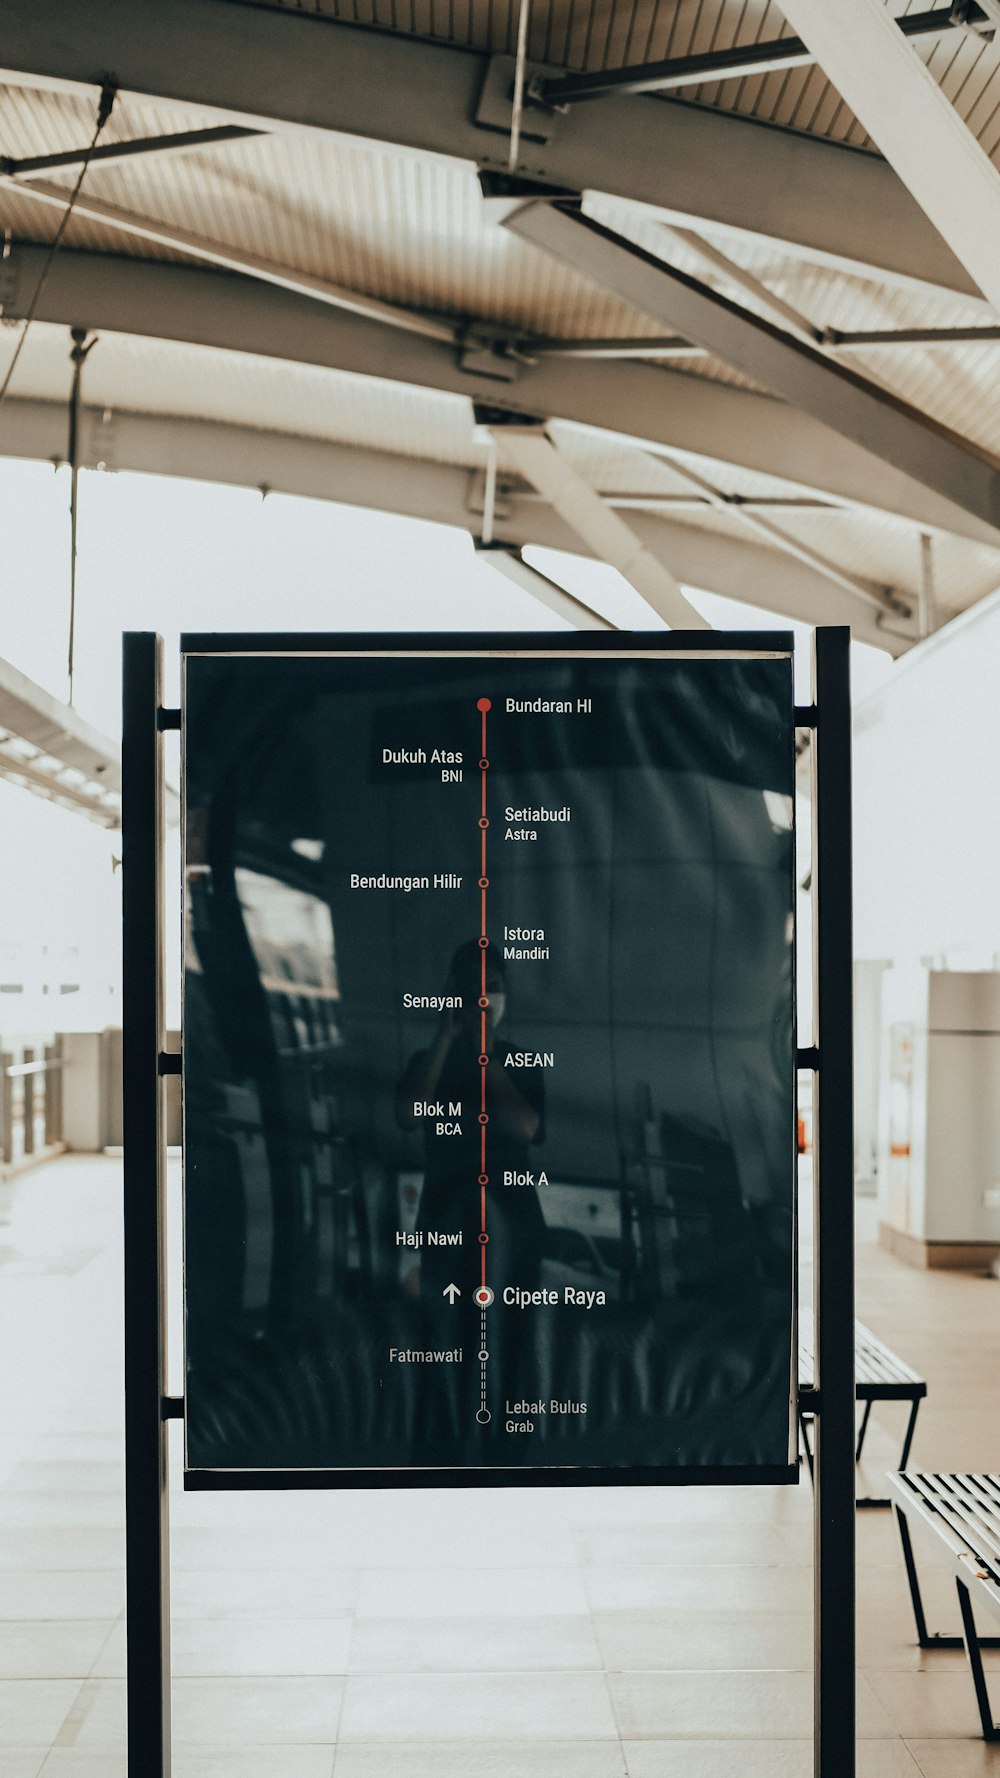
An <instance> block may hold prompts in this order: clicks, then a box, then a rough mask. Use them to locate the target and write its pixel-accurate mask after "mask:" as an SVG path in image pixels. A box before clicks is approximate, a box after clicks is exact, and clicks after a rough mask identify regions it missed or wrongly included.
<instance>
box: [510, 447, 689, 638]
mask: <svg viewBox="0 0 1000 1778" xmlns="http://www.w3.org/2000/svg"><path fill="white" fill-rule="evenodd" d="M490 431H491V433H492V435H493V438H494V439H495V441H496V445H497V450H498V453H499V457H500V462H501V464H505V465H506V466H507V467H508V468H514V469H516V470H517V471H518V473H519V474H520V475H523V476H524V479H525V481H528V482H530V483H531V485H532V487H534V488H537V489H538V492H539V493H540V494H541V495H542V496H543V497H544V499H545V500H547V501H548V504H549V505H550V506H551V507H552V510H553V512H555V513H558V515H559V517H560V518H561V519H562V520H563V521H564V523H565V524H567V525H569V526H570V528H571V529H572V530H573V531H574V532H575V533H576V535H577V536H578V537H580V538H582V539H583V541H584V543H585V544H586V545H587V547H588V549H589V550H590V551H591V553H592V554H593V555H595V556H596V557H597V559H598V561H600V562H607V564H608V566H609V567H611V568H616V569H617V571H618V573H619V574H620V575H621V576H622V579H623V580H626V581H627V582H628V584H629V586H631V587H634V588H635V591H636V592H637V593H638V594H639V597H640V598H641V599H644V600H645V602H646V604H647V605H648V606H649V607H650V609H651V610H652V611H655V613H656V615H657V617H660V618H662V619H663V621H664V623H667V624H669V625H670V627H671V629H675V630H691V629H694V630H704V629H707V628H708V627H709V626H708V625H707V624H706V622H705V619H704V618H703V617H702V615H701V613H700V611H696V610H695V608H694V606H693V605H692V604H691V602H690V600H689V599H686V598H685V597H684V594H683V593H682V592H681V589H680V587H679V586H678V584H677V581H676V579H675V577H674V575H673V574H672V573H671V572H670V569H669V568H668V567H667V566H666V565H665V563H664V561H663V560H662V557H661V556H655V555H653V553H652V551H651V550H649V549H648V548H647V547H646V545H645V544H644V543H643V541H642V539H641V538H640V537H639V535H638V533H637V532H636V530H635V528H634V525H632V524H627V523H626V521H625V520H624V519H623V518H622V517H621V516H620V514H619V513H617V512H615V511H614V510H613V509H612V508H611V507H610V506H607V505H606V504H605V502H604V501H603V500H602V498H601V496H600V494H598V493H597V492H596V491H595V489H594V488H592V487H591V486H590V483H589V482H588V481H587V479H586V477H585V476H583V475H581V473H580V471H579V469H577V468H576V465H575V464H573V463H570V462H569V461H568V459H567V458H566V457H565V456H564V455H563V453H562V451H560V449H559V447H558V445H557V444H556V443H555V441H554V440H553V439H552V438H551V437H550V436H549V434H548V433H547V432H546V430H545V428H544V427H543V426H537V425H536V426H520V425H515V424H510V423H506V424H502V425H499V426H497V425H493V426H491V427H490Z"/></svg>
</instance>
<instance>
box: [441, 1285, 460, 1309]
mask: <svg viewBox="0 0 1000 1778" xmlns="http://www.w3.org/2000/svg"><path fill="white" fill-rule="evenodd" d="M461 1294H462V1292H461V1291H460V1290H459V1288H458V1285H457V1284H446V1285H445V1287H444V1289H443V1290H442V1292H441V1295H442V1296H446V1297H447V1298H448V1300H449V1302H450V1303H451V1306H452V1308H454V1307H455V1298H456V1297H457V1296H461Z"/></svg>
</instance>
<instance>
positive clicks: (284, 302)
mask: <svg viewBox="0 0 1000 1778" xmlns="http://www.w3.org/2000/svg"><path fill="white" fill-rule="evenodd" d="M44 259H45V250H44V249H43V248H41V247H34V246H31V247H28V246H24V245H21V244H19V243H15V244H14V246H13V248H12V250H11V253H10V256H9V258H8V259H7V260H6V261H5V274H6V276H5V286H6V287H5V291H4V313H5V316H6V317H7V318H8V319H12V320H18V319H23V317H24V315H25V314H26V312H27V309H28V306H29V305H30V302H31V299H32V296H33V293H34V291H35V287H36V285H37V282H38V276H39V272H40V270H41V267H42V265H43V263H44ZM37 318H38V320H39V321H42V322H44V321H51V322H54V323H56V324H57V325H59V326H65V327H75V326H86V327H88V328H90V329H93V330H95V331H98V330H99V331H102V332H104V333H105V334H107V333H124V334H137V335H139V336H142V337H145V338H150V337H151V338H154V339H166V340H174V341H179V342H183V343H186V344H190V345H201V346H214V347H216V348H218V349H220V350H222V351H229V352H246V353H250V354H256V355H259V356H262V357H265V358H272V359H277V360H285V361H289V362H293V363H297V364H306V365H311V366H315V367H321V368H327V369H331V370H339V371H347V372H351V373H354V374H357V375H360V376H366V377H376V378H386V379H388V380H390V381H392V382H397V383H409V384H414V385H416V386H418V387H422V388H425V389H437V390H443V391H447V392H449V393H451V394H454V395H462V396H466V397H468V399H469V400H470V401H483V402H492V403H494V404H496V405H499V406H507V407H509V408H516V409H517V410H518V411H519V412H522V413H530V414H532V415H533V416H535V417H536V418H538V419H541V420H550V419H562V420H568V421H571V422H574V423H576V424H578V425H582V426H590V427H594V428H597V429H599V430H601V431H603V432H614V433H618V434H621V435H622V436H624V437H626V438H633V439H640V440H643V441H645V442H647V443H649V444H653V445H663V446H665V447H666V448H667V449H673V450H678V451H688V452H691V453H692V454H694V455H697V456H700V457H706V458H711V459H713V460H717V461H721V462H726V463H733V464H738V465H740V466H741V467H743V468H745V469H749V470H753V471H756V472H760V473H762V474H766V475H772V476H777V477H780V478H781V479H782V480H783V481H786V482H789V483H791V484H792V486H793V487H794V488H797V489H800V490H802V491H803V492H804V491H807V490H810V491H813V492H815V493H819V494H823V495H826V496H828V497H830V498H833V499H835V500H839V501H846V502H848V503H849V504H851V505H855V506H861V507H864V508H868V509H872V508H874V509H875V510H879V511H883V512H889V513H892V514H894V515H896V516H899V517H901V518H904V519H906V520H908V521H911V522H912V523H914V524H916V525H917V526H919V527H920V528H921V529H924V530H943V531H949V532H954V533H955V534H957V535H959V536H964V537H969V538H971V539H973V540H974V541H975V542H978V543H985V544H988V545H991V546H993V547H996V544H997V540H998V539H997V532H996V530H995V529H994V528H993V527H991V526H990V525H987V524H985V523H984V522H982V521H980V520H978V519H976V518H974V517H973V516H972V514H970V513H969V512H968V511H966V510H964V509H963V507H962V506H960V505H957V504H956V503H955V502H953V501H950V500H945V499H943V498H940V497H939V496H937V495H935V494H934V493H932V492H931V491H930V490H928V489H927V488H924V487H921V486H919V485H918V484H917V483H916V482H914V481H913V480H912V479H911V478H909V477H907V476H904V475H901V474H900V473H899V472H897V471H896V470H894V469H893V468H891V467H890V466H889V465H888V464H886V463H883V462H880V461H879V459H878V458H877V457H875V456H873V455H872V454H871V453H870V452H869V451H866V450H863V449H860V448H858V447H857V446H856V445H854V444H851V443H848V441H846V440H845V439H843V438H841V437H839V436H838V434H837V433H836V432H834V431H832V430H831V429H830V428H829V427H828V426H823V425H820V424H819V423H818V422H816V421H815V420H813V419H811V418H810V416H809V415H808V414H805V413H797V412H796V411H795V410H794V409H793V408H791V407H790V406H789V405H788V404H787V403H786V402H780V401H774V400H772V399H771V398H770V397H769V396H766V395H759V394H757V393H755V392H754V391H752V390H749V389H738V388H733V387H731V386H728V385H726V384H723V383H718V382H712V381H710V380H709V379H707V378H705V377H692V376H685V375H683V374H681V373H679V372H677V371H672V370H669V369H667V368H666V367H661V366H651V365H649V364H628V363H624V364H616V363H601V362H599V361H598V362H595V363H589V364H584V363H579V362H577V361H576V360H573V359H561V358H549V359H543V360H541V361H540V362H539V363H538V364H535V365H526V366H524V367H523V368H522V370H521V374H520V375H519V377H518V379H517V381H516V383H514V384H513V385H507V386H506V387H505V386H504V385H503V384H501V383H498V382H496V381H494V380H492V379H491V378H490V377H488V376H485V375H483V374H479V373H476V374H474V373H472V372H470V371H468V370H463V369H462V368H461V366H460V364H459V363H458V360H457V356H456V354H455V352H454V351H453V350H450V349H449V348H448V347H447V346H445V345H443V344H441V343H439V342H438V341H436V340H429V339H421V338H417V337H416V336H410V335H408V334H404V333H402V332H400V331H398V330H397V329H395V328H389V327H385V326H382V325H381V324H380V323H377V322H375V321H371V320H368V319H366V318H365V317H363V316H360V315H354V314H348V313H345V312H342V311H340V310H337V309H332V308H327V307H324V306H323V305H321V304H319V303H317V302H315V301H312V300H309V299H307V298H305V297H303V296H299V295H296V294H295V293H294V292H292V291H289V290H285V289H279V288H276V287H272V286H269V285H264V284H257V283H253V282H251V281H250V280H249V279H247V278H240V277H236V276H234V275H231V274H228V273H225V272H219V271H214V270H212V269H210V268H208V267H205V266H183V265H176V264H169V263H165V262H163V261H157V262H150V261H144V260H141V259H132V258H125V257H121V258H118V257H116V256H114V255H111V254H101V253H89V252H77V251H73V252H68V251H65V250H64V251H63V252H61V253H60V254H59V255H58V256H57V257H56V259H55V261H54V263H53V265H52V269H51V271H50V273H49V276H48V278H47V280H46V283H45V287H44V289H43V291H42V294H41V297H40V299H39V303H38V308H37ZM22 387H23V384H22ZM508 391H509V393H508ZM5 407H6V404H5ZM0 430H2V428H0ZM265 479H266V478H265Z"/></svg>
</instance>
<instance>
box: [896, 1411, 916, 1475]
mask: <svg viewBox="0 0 1000 1778" xmlns="http://www.w3.org/2000/svg"><path fill="white" fill-rule="evenodd" d="M919 1407H920V1397H919V1395H918V1396H917V1398H916V1400H915V1401H914V1402H912V1403H911V1406H910V1418H909V1420H908V1421H907V1423H906V1436H905V1438H904V1439H903V1449H902V1453H901V1455H900V1459H899V1467H900V1469H905V1468H906V1465H907V1462H908V1461H909V1456H910V1446H911V1445H912V1443H913V1434H914V1433H915V1432H916V1430H917V1410H918V1408H919Z"/></svg>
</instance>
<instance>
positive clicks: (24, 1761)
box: [0, 1747, 46, 1778]
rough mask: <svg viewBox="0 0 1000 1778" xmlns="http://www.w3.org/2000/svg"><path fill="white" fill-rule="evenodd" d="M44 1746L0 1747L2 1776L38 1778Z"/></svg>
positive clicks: (6, 1777)
mask: <svg viewBox="0 0 1000 1778" xmlns="http://www.w3.org/2000/svg"><path fill="white" fill-rule="evenodd" d="M45 1754H46V1749H45V1748H44V1747H0V1778H38V1774H39V1772H40V1771H41V1769H42V1762H43V1761H44V1759H45Z"/></svg>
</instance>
